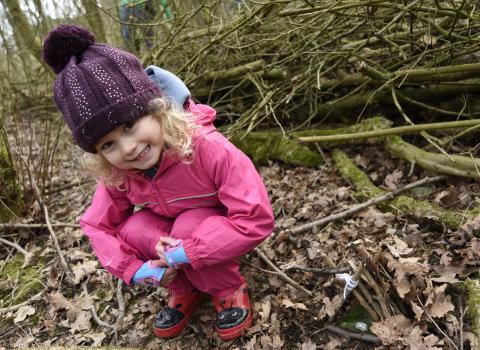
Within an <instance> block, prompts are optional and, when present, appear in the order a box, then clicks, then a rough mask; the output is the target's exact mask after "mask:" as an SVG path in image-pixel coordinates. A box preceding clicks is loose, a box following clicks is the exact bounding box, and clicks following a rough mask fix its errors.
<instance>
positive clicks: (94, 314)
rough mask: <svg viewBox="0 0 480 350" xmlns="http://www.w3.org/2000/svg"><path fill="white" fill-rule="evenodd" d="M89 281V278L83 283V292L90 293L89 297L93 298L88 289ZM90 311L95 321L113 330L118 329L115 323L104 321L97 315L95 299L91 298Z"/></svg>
mask: <svg viewBox="0 0 480 350" xmlns="http://www.w3.org/2000/svg"><path fill="white" fill-rule="evenodd" d="M88 281H89V279H87V281H85V283H83V284H82V288H83V293H85V295H88V297H89V298H90V299H91V296H90V295H89V294H88V289H87V283H88ZM90 312H91V313H92V316H93V319H94V320H95V322H97V324H98V325H99V326H101V327H106V328H110V329H113V330H115V329H116V326H115V325H111V324H109V323H107V322H105V321H102V319H101V318H100V317H99V316H98V315H97V310H95V303H94V302H93V300H91V302H90Z"/></svg>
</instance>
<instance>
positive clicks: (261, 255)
mask: <svg viewBox="0 0 480 350" xmlns="http://www.w3.org/2000/svg"><path fill="white" fill-rule="evenodd" d="M255 252H256V253H257V255H258V256H259V257H260V258H261V259H262V260H263V261H264V262H265V263H266V264H267V265H268V266H270V267H271V268H272V269H274V270H275V271H276V272H277V273H278V277H280V279H282V280H284V281H285V282H287V283H289V284H290V285H292V286H293V287H295V288H297V289H298V290H300V291H302V292H304V293H306V294H307V295H309V296H312V295H313V293H312V292H311V291H309V290H308V289H306V288H305V287H303V286H301V285H300V284H298V283H297V282H295V281H294V280H293V279H291V278H290V277H288V276H287V275H286V274H285V273H284V272H283V271H282V270H280V269H279V268H278V267H277V266H276V265H275V264H274V263H273V262H272V261H271V260H270V259H269V258H268V257H267V256H266V255H265V253H264V252H262V251H261V250H260V248H255Z"/></svg>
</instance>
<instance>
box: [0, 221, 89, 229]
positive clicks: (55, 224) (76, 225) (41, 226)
mask: <svg viewBox="0 0 480 350" xmlns="http://www.w3.org/2000/svg"><path fill="white" fill-rule="evenodd" d="M50 226H51V227H72V228H80V225H79V224H69V223H66V222H65V223H64V222H56V223H51V224H50ZM0 228H48V225H47V224H21V223H18V224H2V223H0Z"/></svg>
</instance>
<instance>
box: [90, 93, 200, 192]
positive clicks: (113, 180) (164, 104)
mask: <svg viewBox="0 0 480 350" xmlns="http://www.w3.org/2000/svg"><path fill="white" fill-rule="evenodd" d="M148 108H149V114H148V115H151V116H152V117H154V118H155V119H156V120H157V121H158V123H159V124H160V128H161V130H162V134H163V138H164V141H165V146H164V147H165V149H164V150H168V151H169V152H174V153H176V154H177V155H178V157H179V158H180V161H181V162H183V163H186V164H188V163H191V162H192V160H193V154H194V152H193V145H192V138H193V135H194V131H195V129H196V128H197V127H198V126H197V125H196V124H195V123H194V122H195V116H194V115H193V114H191V113H187V112H185V111H184V110H183V109H180V108H179V107H177V105H176V104H175V103H173V102H172V101H171V100H170V99H169V98H167V97H158V98H155V99H153V100H152V101H150V103H149V106H148ZM84 167H85V169H86V170H87V171H88V172H89V173H91V174H92V175H93V176H96V177H98V178H101V179H102V180H103V182H104V183H105V184H106V185H112V186H117V187H119V186H120V185H121V184H122V183H123V182H124V178H125V173H126V172H127V171H128V170H121V169H118V168H116V167H115V166H113V165H112V164H111V163H110V162H109V161H108V160H107V159H105V157H104V156H102V155H101V154H100V153H97V154H92V153H86V156H85V160H84Z"/></svg>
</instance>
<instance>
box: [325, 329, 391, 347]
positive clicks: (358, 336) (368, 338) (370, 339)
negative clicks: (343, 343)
mask: <svg viewBox="0 0 480 350" xmlns="http://www.w3.org/2000/svg"><path fill="white" fill-rule="evenodd" d="M325 329H326V330H328V331H330V332H332V333H335V334H338V335H341V336H342V337H346V338H349V339H355V340H361V341H364V342H367V343H373V344H381V343H382V342H381V341H380V339H379V338H378V337H377V336H375V335H372V334H363V333H354V332H349V331H347V330H345V329H342V328H340V327H337V326H333V325H328V326H327V327H325Z"/></svg>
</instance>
